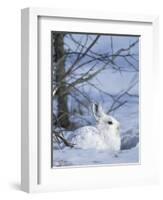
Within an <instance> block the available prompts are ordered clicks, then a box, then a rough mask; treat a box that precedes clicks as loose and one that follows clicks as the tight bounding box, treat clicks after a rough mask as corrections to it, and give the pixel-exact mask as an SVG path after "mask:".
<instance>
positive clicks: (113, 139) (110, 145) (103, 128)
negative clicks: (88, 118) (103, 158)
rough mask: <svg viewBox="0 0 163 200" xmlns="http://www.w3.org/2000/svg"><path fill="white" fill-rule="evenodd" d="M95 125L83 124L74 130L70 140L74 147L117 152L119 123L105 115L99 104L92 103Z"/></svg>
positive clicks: (119, 139)
mask: <svg viewBox="0 0 163 200" xmlns="http://www.w3.org/2000/svg"><path fill="white" fill-rule="evenodd" d="M92 107H93V109H92V110H93V114H94V117H95V119H96V126H84V127H81V128H79V129H76V130H75V131H74V133H73V134H74V137H73V138H72V139H71V142H72V143H73V144H74V145H75V147H76V148H82V149H91V148H94V149H97V150H105V149H107V150H109V151H110V152H112V153H114V154H117V153H118V151H119V150H120V146H121V138H120V130H119V127H120V123H119V122H118V121H117V120H116V119H115V118H113V117H111V116H109V115H107V114H106V113H105V112H104V111H103V109H102V107H101V105H99V104H93V106H92Z"/></svg>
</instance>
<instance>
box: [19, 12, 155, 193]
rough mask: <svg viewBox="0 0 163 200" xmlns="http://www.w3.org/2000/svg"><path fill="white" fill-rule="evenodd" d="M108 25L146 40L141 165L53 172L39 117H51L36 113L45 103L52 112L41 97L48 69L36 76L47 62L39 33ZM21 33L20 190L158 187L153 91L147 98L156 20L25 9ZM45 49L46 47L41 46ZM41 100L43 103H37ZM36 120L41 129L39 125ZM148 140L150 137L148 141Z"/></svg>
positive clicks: (151, 78)
mask: <svg viewBox="0 0 163 200" xmlns="http://www.w3.org/2000/svg"><path fill="white" fill-rule="evenodd" d="M40 19H45V20H44V22H43V26H42V25H41V26H40V21H39V20H40ZM55 19H57V20H58V19H59V20H61V21H62V22H63V23H54V22H53V20H55ZM67 21H68V22H69V23H70V24H69V25H66V23H65V22H67ZM109 22H111V23H113V24H114V23H115V24H114V27H113V28H115V29H114V30H116V31H117V32H118V31H119V34H127V33H128V34H134V32H135V34H140V33H142V35H143V34H144V36H143V37H144V42H143V46H142V47H141V54H140V56H141V58H143V59H142V60H141V66H145V65H147V64H148V69H147V68H145V67H142V69H141V70H142V71H141V77H140V78H141V82H142V84H141V94H142V95H141V101H142V103H141V106H140V108H141V112H142V111H143V113H144V114H143V115H142V116H141V120H140V122H141V131H142V132H143V134H142V136H141V163H140V165H132V166H130V165H128V166H125V165H124V166H114V167H108V166H103V167H84V168H64V169H55V171H54V169H52V168H51V163H50V162H51V161H50V157H51V155H50V148H51V146H49V145H50V135H48V136H47V137H46V135H45V134H41V129H44V128H45V129H46V128H47V127H48V125H47V123H48V122H46V121H47V120H46V119H45V118H42V117H41V115H42V113H43V112H44V111H45V110H47V112H44V116H49V117H47V118H48V119H49V118H50V115H49V112H50V109H49V108H50V107H45V108H43V110H42V111H41V112H40V107H42V106H43V104H42V102H44V105H45V104H47V106H50V101H49V98H50V97H49V96H48V95H49V93H46V94H47V96H48V97H49V98H48V97H47V98H46V99H43V96H42V95H40V94H41V93H44V92H45V91H49V90H50V88H49V90H48V86H49V81H50V77H49V78H48V76H49V71H48V69H47V70H45V69H43V70H44V71H43V73H44V77H45V78H44V77H43V76H42V75H41V74H40V72H39V71H40V68H41V65H42V62H43V63H44V62H46V63H49V60H48V59H49V58H47V59H45V60H43V61H42V60H40V59H39V56H40V52H41V55H42V53H43V54H44V53H45V54H44V55H45V58H46V57H47V55H46V52H45V51H41V50H40V49H39V48H41V47H42V46H41V45H40V38H39V31H42V30H43V29H42V27H43V28H44V30H47V29H49V30H50V29H51V27H53V29H54V28H55V27H57V29H59V30H75V23H78V24H80V23H81V25H79V26H78V29H81V30H82V29H83V27H82V23H87V28H88V29H87V31H89V30H90V31H91V30H94V31H95V28H93V26H92V27H91V26H90V27H91V28H89V25H88V24H89V23H92V24H95V25H96V26H97V25H100V24H106V25H107V23H109ZM41 23H42V22H41ZM124 25H125V26H126V27H129V29H125V30H124V28H123V26H124ZM134 26H135V27H134ZM21 27H22V29H21V30H22V32H21V33H22V34H21V35H22V38H21V41H22V43H21V44H22V50H21V53H22V56H21V58H22V59H21V66H22V72H21V78H22V81H21V86H22V88H21V92H22V94H21V97H22V107H21V110H22V115H21V116H22V117H21V119H22V123H21V187H22V190H23V191H26V192H40V191H60V190H71V189H95V188H107V187H114V186H126V185H143V184H155V183H158V180H159V173H158V172H159V170H158V168H159V166H158V163H159V147H158V143H159V129H158V127H157V118H156V117H155V109H154V108H155V107H154V105H155V104H156V103H157V91H156V90H154V89H153V95H152V97H151V98H150V100H149V97H150V94H151V93H150V91H149V87H150V88H156V87H157V72H158V16H140V15H129V14H115V13H104V12H92V11H90V12H88V11H86V12H85V11H84V12H83V11H74V10H55V9H49V8H48V9H47V8H25V9H23V10H22V21H21ZM40 27H41V28H40ZM80 27H81V28H80ZM101 27H102V26H101ZM96 28H97V27H96ZM104 29H105V28H104V26H103V28H102V31H103V32H104V31H105V32H106V33H107V31H108V29H107V28H106V30H104ZM45 35H46V34H45ZM42 39H43V38H42ZM41 44H42V43H41ZM43 44H44V45H46V44H45V42H44V43H43ZM47 45H48V44H47ZM40 46H41V47H40ZM44 48H45V50H47V49H48V48H49V47H45V46H44ZM147 58H148V59H147ZM49 65H50V63H49ZM47 79H48V81H47ZM40 80H41V81H40ZM40 85H41V86H40ZM40 90H41V92H40ZM44 94H45V93H44ZM44 96H45V95H44ZM40 98H42V100H41V101H40ZM149 109H151V114H150V116H149V113H148V111H149ZM151 119H152V122H150V127H149V126H148V124H149V122H148V121H149V120H151ZM40 120H41V124H42V125H41V126H40V124H39V122H40ZM45 129H44V130H45ZM147 134H150V137H148V136H147ZM151 144H152V145H151ZM151 146H152V148H151ZM149 155H150V156H149ZM97 180H98V181H97ZM63 183H64V184H63Z"/></svg>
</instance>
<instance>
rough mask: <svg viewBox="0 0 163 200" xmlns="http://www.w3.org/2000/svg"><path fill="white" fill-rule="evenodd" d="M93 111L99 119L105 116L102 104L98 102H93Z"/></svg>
mask: <svg viewBox="0 0 163 200" xmlns="http://www.w3.org/2000/svg"><path fill="white" fill-rule="evenodd" d="M92 111H93V115H94V117H95V119H96V120H99V119H100V118H101V117H102V116H103V113H104V112H103V109H102V106H101V105H100V104H97V103H93V105H92Z"/></svg>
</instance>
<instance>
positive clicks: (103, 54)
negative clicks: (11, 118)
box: [52, 33, 139, 167]
mask: <svg viewBox="0 0 163 200" xmlns="http://www.w3.org/2000/svg"><path fill="white" fill-rule="evenodd" d="M95 37H97V35H91V34H72V33H71V34H70V33H67V34H65V36H64V49H65V52H66V53H67V55H66V59H65V70H66V71H68V70H69V69H70V68H71V67H72V65H73V63H74V62H75V60H76V58H77V56H78V55H79V53H80V54H81V52H84V51H85V50H86V49H87V48H88V47H89V45H90V44H91V42H92V41H93V40H94V39H95ZM121 50H122V51H121ZM120 51H121V52H120ZM118 52H120V53H119V54H118ZM117 54H118V56H117ZM114 56H117V57H116V58H115V59H114ZM92 58H95V59H94V60H93V59H92ZM91 59H92V60H93V61H91ZM109 59H110V60H112V61H113V62H108V60H109ZM107 63H108V64H107ZM104 65H106V66H107V67H105V69H104V70H102V71H100V73H98V74H97V75H96V76H95V77H93V78H92V79H90V80H89V81H86V82H82V83H80V84H78V85H77V86H76V89H74V90H72V91H70V92H69V93H68V95H67V104H68V110H69V120H70V122H71V126H69V127H67V128H64V127H60V126H59V125H58V124H57V123H56V122H55V123H54V124H53V130H55V131H56V130H60V131H61V132H62V133H61V134H62V135H63V136H64V138H65V139H66V140H67V138H68V136H69V135H72V137H73V131H74V130H75V129H77V128H79V127H83V126H86V125H95V124H96V121H95V119H94V117H93V115H92V110H91V103H92V102H98V103H100V104H101V105H102V106H103V108H104V110H105V112H107V113H108V114H109V115H111V116H113V117H115V118H116V119H117V120H118V121H119V122H120V126H121V129H120V134H121V151H120V153H119V154H118V156H117V157H115V156H113V155H111V154H109V152H107V151H97V150H96V149H87V150H83V149H76V148H74V147H72V148H71V147H68V146H66V145H65V144H64V143H63V142H62V141H60V142H59V143H58V141H56V140H55V139H54V140H53V151H52V153H53V166H54V167H58V166H81V165H97V164H125V163H138V162H139V37H136V36H116V35H112V36H110V35H100V37H99V38H98V40H97V41H96V43H95V44H94V45H93V46H92V48H91V49H90V50H89V51H88V52H87V54H86V55H85V56H83V58H82V59H81V60H80V61H79V62H78V63H77V64H76V66H75V67H76V68H75V70H74V71H73V73H71V74H70V75H69V76H67V77H66V82H67V84H68V86H69V85H71V84H72V83H74V82H75V81H76V80H78V79H80V77H81V74H84V73H86V72H87V71H89V70H90V72H91V73H93V72H95V71H97V70H98V69H100V68H102V67H103V66H104ZM80 66H81V67H80ZM57 112H58V101H57V98H54V99H53V113H54V115H55V116H57Z"/></svg>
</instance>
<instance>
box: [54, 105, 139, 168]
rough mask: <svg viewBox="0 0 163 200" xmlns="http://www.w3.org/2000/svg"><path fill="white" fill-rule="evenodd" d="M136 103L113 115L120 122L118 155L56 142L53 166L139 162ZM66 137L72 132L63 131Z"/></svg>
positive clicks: (69, 137) (69, 136) (70, 135)
mask: <svg viewBox="0 0 163 200" xmlns="http://www.w3.org/2000/svg"><path fill="white" fill-rule="evenodd" d="M138 113H139V112H138V103H136V104H128V105H126V107H125V106H124V107H122V108H121V109H119V110H118V111H117V112H115V113H113V116H114V117H115V118H116V119H118V121H119V122H120V124H121V128H120V134H121V150H120V152H119V154H118V156H116V157H115V156H114V155H112V154H110V153H109V152H108V151H107V150H103V151H102V150H100V151H99V150H97V149H77V148H69V147H65V146H64V145H63V144H61V147H60V148H59V146H58V145H57V144H55V145H54V149H53V166H54V167H59V166H80V165H98V164H119V165H120V164H130V163H138V162H139V120H138V119H139V117H138ZM64 135H65V137H66V139H68V140H69V139H70V141H71V138H72V136H73V132H71V131H66V132H64Z"/></svg>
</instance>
